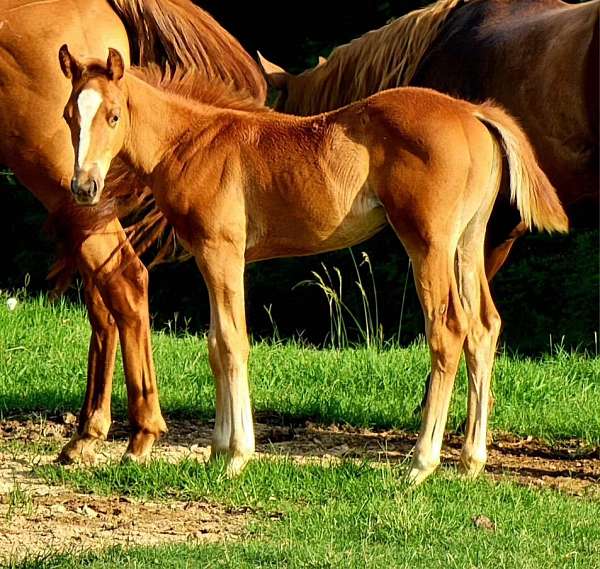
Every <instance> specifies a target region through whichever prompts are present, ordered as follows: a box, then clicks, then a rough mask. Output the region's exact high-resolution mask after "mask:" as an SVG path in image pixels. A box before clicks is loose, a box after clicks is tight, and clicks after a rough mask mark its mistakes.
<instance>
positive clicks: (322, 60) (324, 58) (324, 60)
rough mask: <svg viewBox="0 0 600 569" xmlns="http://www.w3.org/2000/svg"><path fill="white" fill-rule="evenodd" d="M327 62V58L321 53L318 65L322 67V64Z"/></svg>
mask: <svg viewBox="0 0 600 569" xmlns="http://www.w3.org/2000/svg"><path fill="white" fill-rule="evenodd" d="M326 63H327V58H326V57H323V56H322V55H319V63H317V67H321V65H325V64H326Z"/></svg>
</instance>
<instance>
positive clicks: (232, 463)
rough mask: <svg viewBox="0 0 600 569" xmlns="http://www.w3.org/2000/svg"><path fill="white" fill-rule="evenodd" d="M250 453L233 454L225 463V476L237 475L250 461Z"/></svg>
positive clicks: (233, 476)
mask: <svg viewBox="0 0 600 569" xmlns="http://www.w3.org/2000/svg"><path fill="white" fill-rule="evenodd" d="M251 457H252V455H251V454H235V455H234V456H232V457H231V458H230V459H229V462H228V463H227V478H235V477H236V476H239V475H240V474H241V472H242V470H244V468H245V467H246V464H248V462H249V461H250V458H251Z"/></svg>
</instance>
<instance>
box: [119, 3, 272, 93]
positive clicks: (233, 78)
mask: <svg viewBox="0 0 600 569" xmlns="http://www.w3.org/2000/svg"><path fill="white" fill-rule="evenodd" d="M109 3H110V4H111V6H112V7H113V9H114V10H115V12H117V14H119V16H121V18H122V19H123V21H124V24H125V27H126V28H127V30H128V32H129V35H130V36H133V37H135V38H136V39H137V44H134V43H133V42H132V46H131V47H132V57H133V60H134V61H135V62H136V64H137V65H141V66H146V65H148V64H150V63H156V64H158V65H159V66H160V67H161V68H162V69H165V68H171V69H176V68H182V69H194V68H195V69H198V70H199V71H201V73H202V74H203V76H204V77H205V78H206V79H209V80H213V79H216V80H222V81H225V82H231V83H232V84H233V85H235V87H236V88H237V89H240V90H246V91H248V92H249V93H251V94H252V95H254V96H255V97H256V99H257V100H258V101H261V102H262V101H264V99H265V97H266V84H265V80H264V78H263V76H262V73H261V72H260V70H259V68H258V67H257V66H256V64H255V63H254V60H253V59H252V58H251V57H250V55H249V54H248V53H247V52H246V51H245V50H244V49H243V48H242V46H241V45H240V44H239V43H238V41H237V40H236V39H235V38H234V37H233V36H232V35H231V34H230V33H229V32H227V31H226V30H225V29H223V28H222V27H221V26H220V25H219V24H218V22H217V21H216V20H214V19H213V18H212V16H210V14H208V12H205V11H204V10H202V9H201V8H199V7H197V6H195V5H194V4H192V2H191V1H190V0H161V2H157V1H156V0H109Z"/></svg>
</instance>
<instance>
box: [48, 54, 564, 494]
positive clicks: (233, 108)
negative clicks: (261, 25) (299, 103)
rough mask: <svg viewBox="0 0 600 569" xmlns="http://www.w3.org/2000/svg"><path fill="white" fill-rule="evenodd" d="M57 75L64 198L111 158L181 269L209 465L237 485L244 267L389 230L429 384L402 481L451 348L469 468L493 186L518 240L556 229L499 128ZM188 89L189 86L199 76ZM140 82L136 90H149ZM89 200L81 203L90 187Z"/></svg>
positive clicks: (445, 114)
mask: <svg viewBox="0 0 600 569" xmlns="http://www.w3.org/2000/svg"><path fill="white" fill-rule="evenodd" d="M59 61H60V66H61V68H62V71H63V73H64V74H65V76H66V77H68V78H69V79H70V80H71V86H72V92H71V95H70V98H69V100H68V102H67V104H66V107H65V111H64V117H65V120H66V121H67V123H68V125H69V127H70V130H71V137H72V140H73V145H74V149H75V150H76V159H75V160H74V172H75V175H74V182H73V191H74V194H75V197H76V200H77V201H78V203H80V204H83V205H90V204H94V203H96V202H98V201H100V200H101V193H102V190H103V178H104V176H105V174H106V172H107V171H108V168H109V166H110V162H111V160H112V159H113V158H114V157H116V156H120V157H121V158H122V160H123V162H124V163H125V164H126V165H127V166H129V167H130V168H131V169H133V170H134V171H135V172H136V174H137V175H138V176H140V178H142V179H144V181H145V182H146V183H147V184H148V186H149V187H150V188H151V189H152V192H153V193H154V195H155V197H156V202H157V204H158V206H159V207H160V208H161V210H162V211H163V212H164V213H165V215H166V217H167V219H168V220H169V222H170V223H172V224H173V225H174V227H175V229H176V231H177V234H178V237H179V239H180V240H181V242H182V243H183V244H184V245H185V247H186V249H187V250H188V251H189V252H190V253H191V254H192V255H193V256H194V257H195V260H196V263H197V265H198V267H199V269H200V271H201V273H202V275H203V277H204V280H205V282H206V285H207V288H208V293H209V301H210V308H211V321H210V331H209V337H208V347H209V359H210V364H211V368H212V370H213V373H214V376H215V380H216V420H215V430H214V434H213V441H212V449H211V454H212V455H213V456H214V455H217V454H225V455H226V456H227V457H228V458H229V465H228V470H229V473H230V474H236V473H237V472H239V471H240V470H241V469H242V468H243V467H244V465H245V464H246V462H247V461H248V459H249V458H250V457H251V456H252V454H253V452H254V431H253V420H252V411H251V405H250V394H249V388H248V377H247V375H248V371H247V369H248V368H247V360H248V354H249V343H248V337H247V330H246V320H245V306H244V271H245V265H246V264H247V263H251V262H255V261H260V260H263V259H269V258H274V257H285V256H297V255H310V254H315V253H320V252H324V251H331V250H335V249H339V248H342V247H347V246H350V245H353V244H355V243H358V242H361V241H363V240H365V239H367V238H368V237H370V236H371V235H373V234H375V233H376V232H377V231H378V230H380V229H381V228H382V227H384V226H386V225H387V224H390V225H391V226H392V227H393V229H394V230H395V232H396V234H397V235H398V238H399V239H400V241H401V242H402V244H403V245H404V247H405V249H406V250H407V252H408V254H409V256H410V258H411V260H412V262H413V266H414V275H415V283H416V286H417V291H418V293H419V298H420V301H421V305H422V308H423V315H424V318H425V323H426V325H425V330H426V335H427V340H428V343H429V347H430V354H431V366H432V379H431V388H430V390H429V397H428V399H427V404H426V408H425V411H424V415H423V422H422V426H421V431H420V434H419V438H418V441H417V444H416V447H415V452H414V456H413V462H412V468H411V470H410V473H409V479H410V480H411V482H413V483H419V482H421V481H422V480H424V479H425V478H426V477H427V476H429V475H430V474H431V473H432V472H433V471H434V470H435V468H436V467H437V465H438V464H439V461H440V450H441V446H442V439H443V434H444V428H445V424H446V417H447V412H448V405H449V402H450V395H451V392H452V386H453V382H454V377H455V374H456V370H457V366H458V362H459V359H460V355H461V352H462V351H463V349H464V351H465V355H466V361H467V368H468V377H469V396H468V413H467V417H468V418H467V430H466V435H465V443H464V446H463V451H462V454H461V469H462V471H463V472H464V473H465V474H467V475H469V476H475V475H477V474H478V473H479V472H480V471H481V470H482V468H483V467H484V464H485V462H486V457H487V449H486V431H487V409H488V395H489V383H490V378H491V373H492V364H493V360H494V355H495V348H496V341H497V336H498V333H499V329H500V317H499V315H498V312H497V311H496V308H495V306H494V303H493V300H492V298H491V295H490V291H489V286H488V281H487V278H486V274H485V262H484V239H485V227H486V224H487V221H488V219H489V216H490V213H491V210H492V207H493V204H494V202H495V200H496V196H497V193H498V191H499V188H500V185H501V181H502V179H508V180H509V186H510V195H511V199H512V201H513V202H514V203H515V204H516V207H517V209H518V210H519V212H520V214H521V216H522V219H523V222H524V223H525V224H526V225H527V226H528V227H533V226H535V227H537V228H540V229H546V230H558V231H566V229H567V218H566V215H565V213H564V211H563V209H562V207H561V205H560V202H559V200H558V198H557V196H556V193H555V191H554V189H553V188H552V186H551V184H550V183H549V181H548V179H547V178H546V176H545V174H544V173H543V172H542V170H541V169H540V168H539V166H538V165H537V163H536V161H535V157H534V153H533V150H532V148H531V145H530V144H529V142H528V140H527V138H526V136H525V135H524V133H523V132H522V130H521V129H520V128H519V127H518V125H517V124H516V123H515V121H514V120H513V119H512V118H510V116H508V115H507V114H506V113H505V112H504V111H502V110H501V109H500V108H499V107H497V106H494V105H492V104H489V103H488V104H482V105H474V104H472V103H468V102H466V101H460V100H457V99H453V98H451V97H449V96H447V95H443V94H440V93H437V92H435V91H432V90H429V89H418V88H406V89H394V90H388V91H383V92H381V93H378V94H377V95H374V96H371V97H369V98H367V99H364V100H361V101H360V102H357V103H354V104H351V105H349V106H346V107H343V108H341V109H339V110H337V111H333V112H330V113H325V114H321V115H317V116H314V117H309V118H302V117H293V116H290V115H284V114H279V113H275V112H270V111H269V110H268V109H266V108H265V107H264V106H262V105H257V104H256V102H255V101H254V100H252V99H247V98H246V99H244V98H242V97H240V96H239V95H235V94H232V92H231V91H229V90H228V89H227V87H226V86H224V85H223V84H222V83H220V84H219V83H217V84H212V85H211V84H207V85H206V88H205V91H204V93H201V89H196V90H195V93H196V99H191V98H190V97H187V96H185V95H186V92H189V89H188V87H186V85H185V83H186V82H187V81H194V80H195V81H196V82H198V81H199V79H198V78H195V77H191V78H190V77H189V75H188V77H187V78H186V77H185V76H182V75H181V74H175V75H172V74H168V73H167V74H166V75H164V76H161V74H160V73H157V72H154V73H151V72H150V70H141V71H135V72H133V73H131V72H125V63H124V60H123V58H122V57H121V55H120V54H119V52H118V51H117V50H114V49H110V50H109V56H108V59H107V61H106V63H105V62H104V61H101V60H97V59H85V60H82V59H78V58H76V57H74V56H72V55H71V54H70V52H69V50H68V48H67V46H66V45H64V46H62V48H61V49H60V51H59ZM200 80H201V79H200ZM151 83H152V84H151ZM91 188H95V190H96V191H95V192H91V191H90V189H91Z"/></svg>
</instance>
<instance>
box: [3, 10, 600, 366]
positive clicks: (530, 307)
mask: <svg viewBox="0 0 600 569" xmlns="http://www.w3.org/2000/svg"><path fill="white" fill-rule="evenodd" d="M198 3H199V4H200V5H201V6H202V7H203V8H205V9H207V10H208V11H209V12H211V13H212V14H213V16H215V18H216V19H217V20H218V21H219V22H220V23H221V24H222V25H223V26H224V27H225V28H227V29H228V30H229V31H230V32H232V33H233V35H234V36H236V37H237V38H238V39H239V40H240V41H241V42H242V44H243V45H244V47H245V48H246V49H247V50H248V51H249V52H250V53H251V54H253V55H254V54H255V52H256V50H257V49H258V50H260V51H261V52H262V53H263V55H265V56H266V57H267V58H268V59H270V60H272V61H274V62H275V63H277V64H279V65H282V66H283V67H285V68H286V69H288V70H289V71H293V72H298V71H301V70H303V69H305V68H306V67H310V66H313V65H315V64H316V61H317V57H318V56H319V55H324V56H327V55H328V54H329V52H330V51H331V49H332V48H333V47H334V46H336V45H339V44H341V43H344V42H347V41H349V40H350V39H352V38H354V37H356V36H358V35H361V34H362V33H364V32H366V31H367V30H370V29H374V28H377V27H380V26H381V25H383V24H385V23H386V22H387V21H388V20H389V19H390V18H392V17H395V16H399V15H401V14H403V13H405V12H408V11H410V10H412V9H415V8H418V7H421V6H423V5H425V4H427V3H429V2H424V1H406V0H405V1H403V2H385V1H372V2H361V3H351V2H342V1H339V0H329V1H327V2H322V1H321V2H316V1H314V0H305V1H304V2H301V3H282V2H274V1H262V2H244V3H238V2H234V1H231V0H203V1H202V2H198ZM45 217H46V214H45V211H44V210H43V208H42V207H41V206H40V205H39V204H38V203H37V202H36V200H35V199H34V198H33V197H32V196H31V195H30V194H29V192H27V191H24V190H23V189H22V188H21V187H20V186H19V185H18V183H16V182H15V180H14V179H13V178H12V176H11V175H10V173H8V172H5V173H3V174H2V175H1V176H0V242H1V243H3V244H4V245H3V247H2V248H1V249H0V266H1V267H2V270H1V272H0V289H11V288H20V287H22V286H24V284H25V282H26V281H27V283H28V291H29V292H31V293H35V292H38V291H47V290H48V289H49V288H50V285H49V283H47V282H46V280H45V275H46V272H47V269H48V267H49V265H50V264H51V262H52V260H53V258H54V246H53V243H52V242H51V241H50V240H49V239H48V238H47V237H45V236H44V234H43V232H42V231H41V227H42V225H43V222H44V220H45ZM362 251H365V252H367V253H368V255H369V257H370V260H371V263H372V265H373V267H374V280H375V283H376V287H377V296H378V304H379V313H380V322H381V324H382V326H383V329H384V331H385V337H386V338H394V337H395V338H396V339H397V337H398V329H399V322H400V314H401V311H402V314H403V318H402V334H401V337H400V341H401V343H403V344H405V343H408V342H410V341H412V340H414V338H415V337H416V336H417V335H419V334H421V333H422V316H421V311H420V307H419V304H418V301H417V298H416V294H415V292H414V285H413V283H412V276H411V278H409V279H406V271H407V268H408V258H407V256H406V255H405V254H404V251H403V250H402V248H401V246H400V244H399V242H398V240H397V239H396V237H395V236H394V235H393V234H392V232H391V231H387V230H386V231H384V232H382V233H381V234H379V235H378V236H377V237H375V238H374V239H372V240H371V241H369V242H367V243H365V244H362V245H359V246H357V247H355V248H354V252H355V258H356V260H357V261H358V262H360V260H361V253H362ZM598 262H599V259H598V230H597V229H593V230H589V231H576V232H572V233H571V234H569V235H568V236H560V237H547V236H541V235H531V236H527V237H526V238H524V239H521V240H520V241H519V242H518V244H517V245H516V247H515V248H514V252H513V254H512V256H511V258H510V260H509V262H508V263H507V265H506V266H505V267H504V268H503V269H502V271H501V272H500V274H499V275H498V277H497V278H496V279H495V281H494V283H493V292H494V297H495V299H496V302H497V305H498V308H499V310H500V313H501V315H502V317H503V320H504V332H503V336H502V341H503V342H504V343H505V345H506V347H508V349H510V350H511V351H519V352H522V353H532V354H533V353H540V352H545V351H548V350H549V349H550V345H551V344H553V345H556V344H560V343H562V344H563V345H564V346H565V347H567V348H580V349H589V350H592V351H594V350H595V349H596V347H595V337H594V333H595V332H596V331H597V330H598V328H599V304H600V303H599V296H598V290H599V289H598V286H599V285H598V272H599V271H598ZM321 263H325V264H326V265H327V267H329V270H330V272H331V270H332V268H333V267H339V268H340V270H341V272H342V275H343V288H344V300H345V302H346V303H347V305H348V306H349V307H350V309H351V310H352V311H353V312H354V314H356V315H357V316H359V318H360V319H361V320H362V304H361V303H360V295H359V294H358V291H357V287H356V286H355V284H354V283H355V281H356V279H357V275H356V271H355V269H354V265H353V261H352V258H351V256H350V253H349V252H348V251H347V250H345V251H339V252H336V253H331V254H326V255H320V256H315V257H305V258H302V259H288V260H276V261H268V262H263V263H260V264H257V265H252V266H249V267H248V271H247V306H248V322H249V327H250V330H251V332H252V334H253V335H254V337H265V336H266V337H271V336H273V334H274V330H273V324H272V321H271V319H270V318H269V316H268V315H267V312H266V310H265V307H270V310H271V316H272V319H273V321H274V322H275V324H276V326H277V329H278V333H279V335H280V336H281V337H289V336H292V335H293V336H298V335H300V336H302V338H304V339H305V340H307V341H310V342H313V343H317V344H319V343H323V342H324V341H326V337H327V334H328V332H329V329H330V326H329V312H328V307H327V302H326V300H325V297H324V295H323V293H322V292H321V291H320V290H318V289H317V288H316V287H311V286H300V287H295V285H296V284H297V283H298V282H300V281H303V280H306V279H310V278H311V271H313V270H317V271H319V272H320V273H323V269H322V266H321ZM360 270H361V273H362V279H363V282H364V283H365V286H366V288H367V290H368V291H369V294H371V291H372V286H371V284H370V283H371V280H370V279H371V277H370V276H369V273H368V271H367V270H366V267H365V266H363V267H362V268H361V269H360ZM405 283H407V286H406V290H405ZM79 286H80V285H79ZM150 294H151V314H152V316H153V323H154V326H155V327H157V328H164V327H169V326H170V327H171V328H173V327H174V326H175V322H177V328H178V329H179V330H182V329H186V328H187V329H188V330H191V331H197V330H204V329H206V327H207V324H208V306H207V305H208V303H207V298H206V291H205V289H204V285H203V283H202V279H201V277H200V275H199V273H198V271H197V270H196V267H195V265H194V264H193V263H190V262H188V263H185V264H182V265H164V266H161V267H158V268H157V269H155V270H154V271H153V272H152V275H151V281H150ZM68 295H69V298H71V299H73V301H77V300H78V299H79V297H80V291H78V285H77V283H76V284H75V285H74V286H73V288H72V289H71V290H70V291H69V293H68ZM404 296H405V301H404V309H403V310H402V305H403V302H402V299H403V297H404ZM371 299H372V294H371ZM371 306H372V307H374V303H373V300H371ZM347 323H348V326H349V328H350V329H351V332H352V329H353V326H352V325H351V319H350V318H347ZM354 337H356V335H355V336H354Z"/></svg>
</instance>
